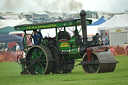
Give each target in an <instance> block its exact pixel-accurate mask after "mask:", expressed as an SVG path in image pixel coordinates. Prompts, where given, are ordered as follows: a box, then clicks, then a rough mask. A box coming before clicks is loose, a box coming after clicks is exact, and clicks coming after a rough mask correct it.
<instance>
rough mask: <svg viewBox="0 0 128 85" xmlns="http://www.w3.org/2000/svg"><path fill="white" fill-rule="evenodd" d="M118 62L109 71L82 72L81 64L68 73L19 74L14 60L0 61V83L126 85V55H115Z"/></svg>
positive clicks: (127, 67)
mask: <svg viewBox="0 0 128 85" xmlns="http://www.w3.org/2000/svg"><path fill="white" fill-rule="evenodd" d="M116 60H117V61H119V62H120V63H118V64H117V67H116V69H115V71H114V72H111V73H96V74H95V73H94V74H86V73H84V71H83V69H82V67H81V66H77V67H75V69H74V70H73V71H72V73H69V74H49V75H20V72H21V67H20V65H19V64H17V63H15V62H2V63H0V85H128V56H117V57H116Z"/></svg>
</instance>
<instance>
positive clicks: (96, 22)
mask: <svg viewBox="0 0 128 85" xmlns="http://www.w3.org/2000/svg"><path fill="white" fill-rule="evenodd" d="M104 22H106V20H105V19H104V18H103V17H101V18H100V19H99V20H97V21H95V22H94V23H92V24H91V25H88V26H94V25H100V24H102V23H104Z"/></svg>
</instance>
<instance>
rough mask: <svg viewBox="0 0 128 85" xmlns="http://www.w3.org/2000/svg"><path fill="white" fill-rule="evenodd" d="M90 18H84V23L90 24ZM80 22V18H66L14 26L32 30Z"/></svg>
mask: <svg viewBox="0 0 128 85" xmlns="http://www.w3.org/2000/svg"><path fill="white" fill-rule="evenodd" d="M91 22H92V21H91V20H86V24H87V25H89V24H91ZM80 24H81V20H80V19H75V20H66V21H57V22H50V23H42V24H26V25H18V26H15V27H14V28H15V30H18V31H19V30H20V31H24V30H33V29H50V28H58V27H69V26H77V25H80Z"/></svg>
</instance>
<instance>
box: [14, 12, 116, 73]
mask: <svg viewBox="0 0 128 85" xmlns="http://www.w3.org/2000/svg"><path fill="white" fill-rule="evenodd" d="M80 17H81V19H74V20H66V21H56V22H47V23H41V24H25V25H18V26H15V27H14V28H15V30H20V31H24V33H25V36H24V51H25V53H26V56H25V58H23V59H21V65H22V72H21V74H33V75H34V74H49V73H54V74H60V73H70V72H71V71H72V70H73V69H74V66H77V65H82V67H83V70H84V71H85V72H86V73H104V72H113V71H114V70H115V67H116V63H117V61H116V60H115V57H114V56H113V55H112V54H111V53H110V52H109V51H108V49H109V48H108V47H105V46H102V42H101V41H100V38H101V36H100V35H99V34H96V35H95V36H93V40H92V41H88V39H87V29H86V25H89V24H91V20H88V19H86V12H85V11H84V10H82V11H81V12H80ZM78 26H81V29H80V31H81V30H82V36H81V35H80V31H78ZM53 28H55V32H56V35H55V37H44V38H43V40H42V43H41V45H33V46H31V47H28V46H27V44H26V43H27V32H26V31H32V30H34V29H39V30H45V29H53ZM69 28H73V29H74V31H73V35H72V36H71V34H70V33H69V32H67V29H69ZM44 32H45V31H44ZM75 61H80V62H79V63H78V64H77V65H75Z"/></svg>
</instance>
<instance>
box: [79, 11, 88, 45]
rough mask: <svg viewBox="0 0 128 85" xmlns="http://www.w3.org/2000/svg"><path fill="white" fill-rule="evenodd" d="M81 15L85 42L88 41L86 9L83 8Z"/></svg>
mask: <svg viewBox="0 0 128 85" xmlns="http://www.w3.org/2000/svg"><path fill="white" fill-rule="evenodd" d="M80 17H81V26H82V35H83V42H84V43H86V42H87V27H86V12H85V11H84V10H81V12H80Z"/></svg>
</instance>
